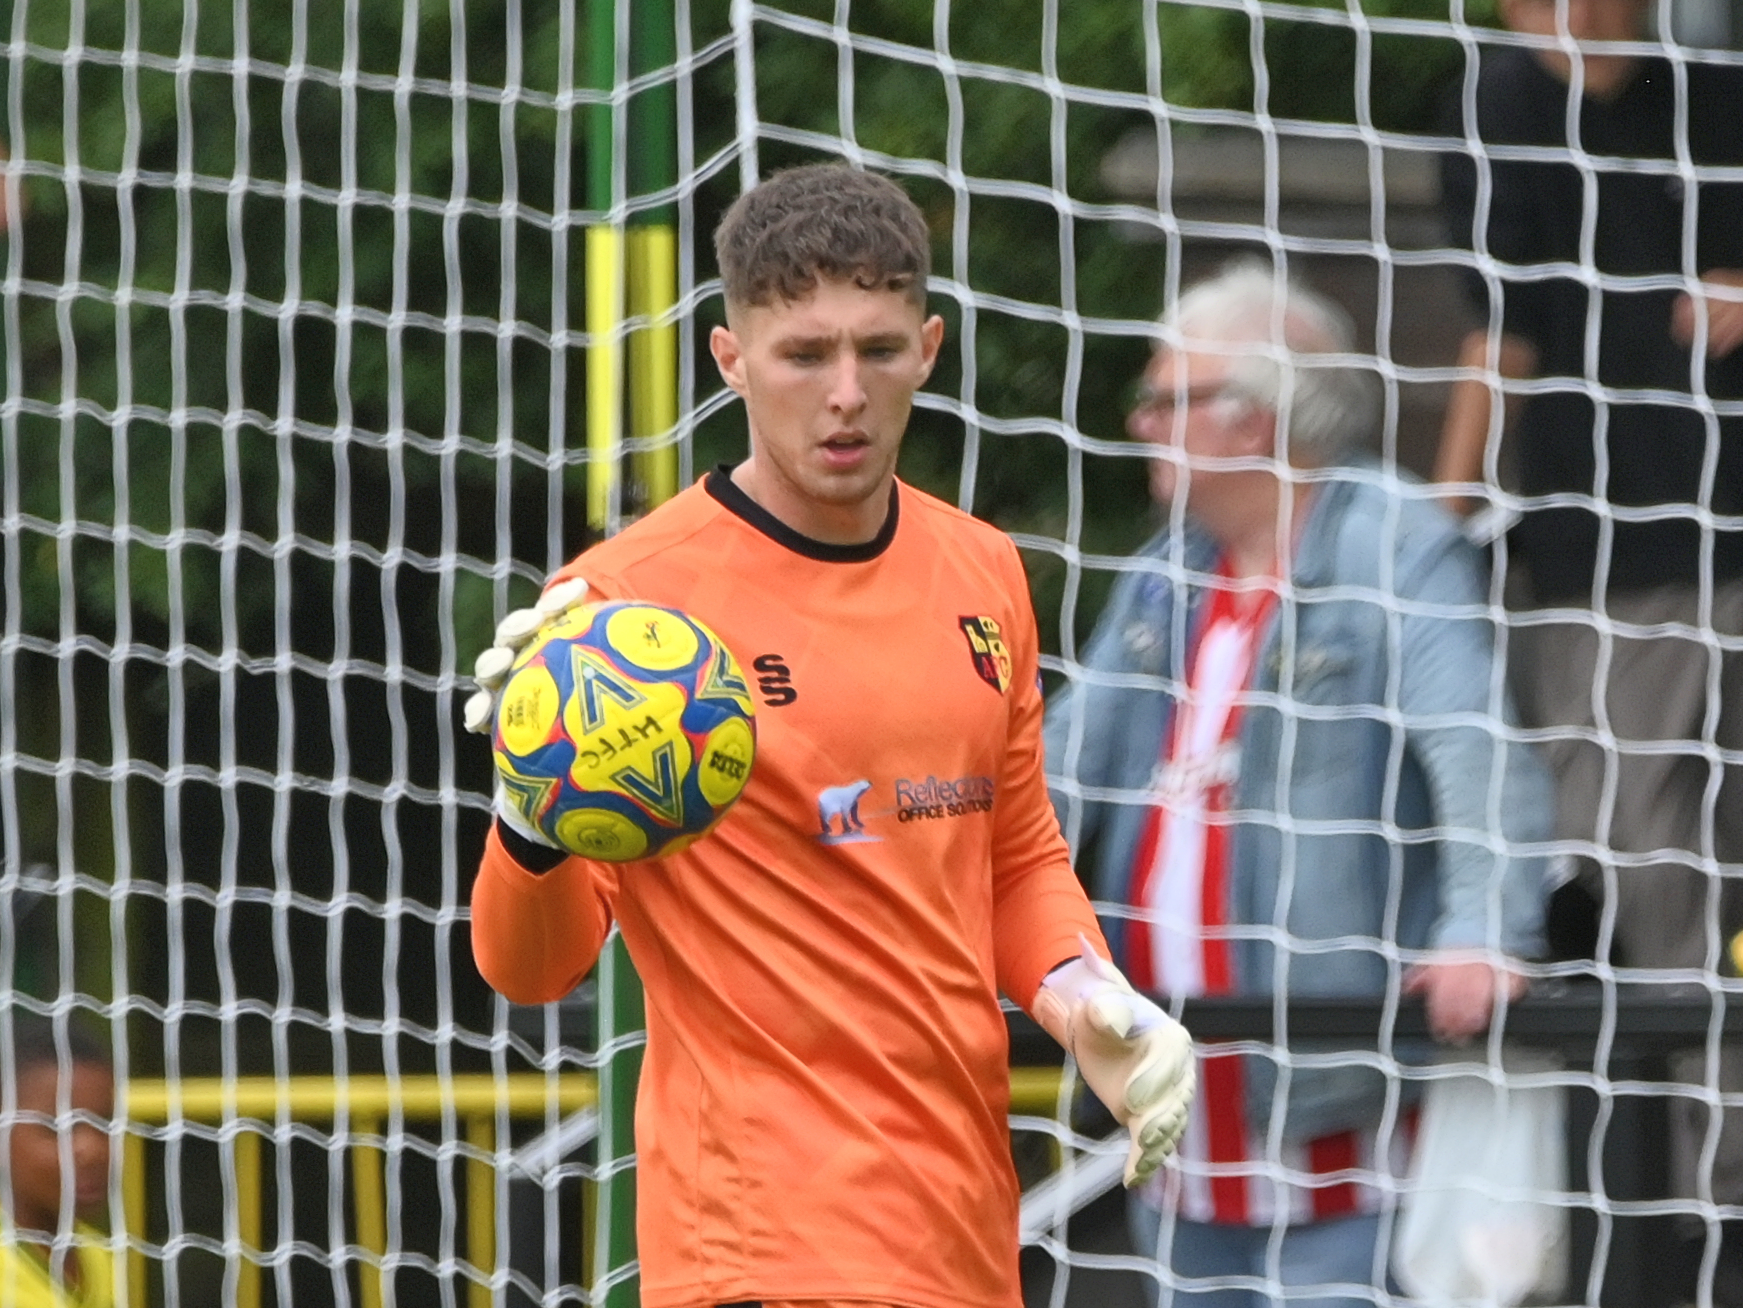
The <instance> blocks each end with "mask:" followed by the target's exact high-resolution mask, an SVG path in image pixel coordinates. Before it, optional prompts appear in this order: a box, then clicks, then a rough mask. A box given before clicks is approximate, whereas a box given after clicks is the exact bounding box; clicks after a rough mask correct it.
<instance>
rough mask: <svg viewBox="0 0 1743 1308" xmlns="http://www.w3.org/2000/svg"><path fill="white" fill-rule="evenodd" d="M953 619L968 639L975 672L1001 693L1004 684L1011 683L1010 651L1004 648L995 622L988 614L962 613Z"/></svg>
mask: <svg viewBox="0 0 1743 1308" xmlns="http://www.w3.org/2000/svg"><path fill="white" fill-rule="evenodd" d="M956 622H957V625H958V626H960V627H961V628H962V634H963V636H964V637H966V638H967V640H968V654H969V657H970V658H971V659H973V660H974V672H975V675H976V676H977V677H979V678H980V679H981V680H982V681H984V682H986V684H987V685H989V686H991V687H992V688H993V689H994V690H996V691H998V692H999V694H1001V695H1002V694H1004V693H1005V687H1007V686H1009V685H1010V684H1011V652H1010V651H1009V650H1008V649H1006V648H1005V638H1004V636H1003V635H1002V634H1001V633H1000V631H999V624H998V622H997V621H996V620H994V619H992V618H988V617H961V618H958V619H957V620H956Z"/></svg>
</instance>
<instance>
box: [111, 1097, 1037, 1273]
mask: <svg viewBox="0 0 1743 1308" xmlns="http://www.w3.org/2000/svg"><path fill="white" fill-rule="evenodd" d="M553 1098H554V1099H555V1101H556V1108H557V1110H558V1111H559V1112H562V1113H572V1112H575V1111H576V1110H577V1109H581V1108H586V1107H588V1106H590V1105H592V1104H595V1103H596V1102H597V1101H598V1088H597V1086H596V1085H595V1082H594V1078H593V1074H592V1073H590V1072H569V1073H565V1074H563V1075H561V1076H558V1077H556V1078H555V1079H554V1082H553V1079H552V1078H548V1077H546V1076H545V1075H544V1074H542V1073H539V1072H517V1073H514V1074H512V1075H509V1076H504V1077H500V1078H499V1077H494V1076H489V1075H483V1074H474V1075H463V1076H450V1077H438V1076H402V1077H398V1078H394V1079H392V1080H390V1079H389V1078H387V1077H385V1076H352V1077H347V1078H346V1079H345V1080H342V1081H340V1080H334V1079H333V1078H331V1077H324V1076H292V1077H286V1078H284V1079H283V1080H278V1079H275V1078H273V1077H246V1078H242V1079H239V1080H235V1081H223V1080H221V1079H219V1078H216V1077H201V1078H197V1079H186V1080H182V1081H178V1082H176V1083H174V1085H173V1086H172V1085H171V1084H170V1083H168V1082H164V1081H133V1082H131V1083H129V1084H128V1086H127V1088H126V1097H125V1102H124V1103H123V1104H121V1105H118V1111H119V1112H120V1114H121V1115H122V1116H123V1117H124V1118H125V1119H126V1120H127V1121H128V1122H130V1123H138V1124H140V1125H148V1126H155V1125H164V1124H167V1123H171V1122H203V1123H207V1124H209V1125H220V1124H223V1123H228V1122H240V1123H242V1124H243V1125H242V1127H241V1129H240V1130H238V1131H237V1132H236V1134H235V1135H234V1136H233V1137H232V1149H233V1157H234V1159H235V1167H236V1195H237V1205H236V1238H237V1240H238V1242H239V1243H240V1244H241V1246H242V1250H241V1257H240V1258H239V1259H238V1265H237V1281H236V1299H235V1303H236V1308H260V1305H261V1276H260V1268H261V1261H262V1258H263V1257H264V1253H265V1251H264V1247H263V1246H262V1244H261V1237H262V1231H261V1218H262V1211H263V1207H264V1205H263V1190H262V1178H261V1172H260V1142H261V1139H262V1137H263V1136H264V1135H267V1134H270V1133H271V1131H272V1129H273V1126H274V1124H275V1123H277V1122H279V1121H281V1120H282V1121H288V1122H332V1121H333V1120H335V1119H336V1118H338V1117H339V1116H340V1115H341V1112H343V1114H344V1116H345V1117H346V1118H347V1119H348V1121H349V1130H350V1132H351V1137H350V1142H349V1148H350V1151H351V1184H352V1203H353V1207H354V1212H353V1219H354V1221H355V1223H356V1230H357V1244H358V1246H359V1247H360V1248H362V1249H363V1250H365V1251H366V1252H367V1253H368V1254H369V1255H370V1257H369V1260H368V1261H366V1262H365V1263H364V1264H363V1266H362V1268H361V1269H360V1271H361V1276H360V1281H361V1286H362V1296H363V1308H382V1293H381V1264H382V1260H383V1259H384V1258H385V1257H386V1256H387V1194H386V1187H385V1185H384V1184H383V1179H382V1165H381V1158H382V1154H381V1149H380V1147H379V1144H378V1142H379V1140H380V1137H381V1126H382V1123H383V1121H384V1120H386V1119H387V1118H389V1117H390V1116H392V1115H394V1114H395V1113H397V1114H398V1115H399V1117H400V1119H401V1120H402V1121H406V1122H430V1121H439V1120H441V1118H442V1117H443V1115H444V1114H446V1113H448V1112H452V1113H453V1114H454V1116H455V1117H456V1118H457V1119H459V1120H461V1121H464V1122H465V1124H466V1128H465V1129H466V1143H467V1144H468V1145H470V1146H471V1147H472V1148H473V1149H474V1150H476V1151H477V1156H473V1157H469V1158H468V1159H467V1160H466V1246H467V1247H466V1260H467V1261H468V1262H469V1263H471V1265H472V1266H473V1268H475V1269H476V1271H477V1273H478V1275H477V1276H476V1277H472V1278H469V1280H470V1285H469V1293H468V1302H469V1305H470V1308H490V1305H491V1303H492V1300H493V1295H492V1293H491V1288H490V1285H489V1278H490V1275H491V1272H492V1269H493V1268H494V1267H495V1265H496V1175H495V1165H494V1163H493V1162H491V1161H489V1160H491V1159H493V1158H494V1157H495V1155H496V1150H497V1137H496V1124H497V1119H498V1117H499V1116H501V1115H506V1116H507V1117H510V1118H521V1119H531V1118H538V1119H542V1118H544V1117H545V1115H546V1113H547V1109H548V1106H549V1105H550V1103H551V1101H552V1099H553ZM1058 1098H1059V1069H1058V1068H1056V1067H1018V1068H1012V1069H1011V1111H1012V1112H1017V1113H1035V1114H1041V1115H1051V1114H1052V1112H1053V1110H1054V1108H1055V1106H1056V1104H1057V1102H1058ZM125 1141H126V1142H125V1144H124V1146H123V1149H124V1155H125V1156H124V1158H123V1160H122V1168H121V1189H122V1202H123V1212H122V1215H123V1218H124V1220H125V1222H126V1224H127V1233H128V1236H129V1237H130V1239H131V1241H132V1242H134V1247H132V1248H131V1249H130V1252H129V1253H128V1256H127V1291H128V1296H127V1302H128V1304H129V1306H130V1308H144V1305H145V1303H146V1297H145V1285H146V1281H145V1254H144V1252H143V1251H142V1250H141V1249H140V1248H139V1247H137V1244H138V1242H139V1241H142V1240H144V1238H145V1234H146V1195H147V1193H148V1185H149V1177H148V1176H147V1173H146V1155H145V1144H146V1137H145V1136H144V1135H142V1134H139V1133H138V1132H134V1131H129V1132H128V1133H127V1135H126V1138H125Z"/></svg>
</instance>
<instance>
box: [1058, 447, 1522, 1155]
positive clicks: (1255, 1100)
mask: <svg viewBox="0 0 1743 1308" xmlns="http://www.w3.org/2000/svg"><path fill="white" fill-rule="evenodd" d="M1333 476H1334V477H1335V478H1336V479H1335V480H1331V481H1327V482H1322V483H1321V484H1320V485H1319V486H1318V488H1317V489H1316V491H1315V493H1314V495H1313V497H1312V499H1311V500H1310V502H1309V507H1308V510H1307V518H1306V521H1305V523H1304V524H1303V525H1302V528H1301V532H1300V535H1299V543H1298V545H1297V548H1296V552H1295V561H1294V566H1293V568H1292V570H1291V576H1290V583H1291V585H1290V586H1289V587H1288V588H1287V589H1286V591H1285V593H1284V595H1283V597H1282V599H1281V602H1279V603H1278V604H1277V606H1276V607H1275V609H1274V610H1273V615H1272V618H1271V621H1270V625H1269V626H1268V627H1267V629H1266V631H1265V634H1264V637H1263V641H1262V644H1261V649H1260V655H1259V661H1258V665H1257V668H1256V669H1255V673H1254V679H1253V686H1252V692H1253V695H1254V697H1255V699H1254V702H1252V703H1250V704H1249V705H1248V706H1247V708H1246V709H1245V711H1244V715H1243V717H1242V720H1241V725H1240V736H1239V748H1240V762H1239V768H1238V772H1237V776H1238V780H1237V781H1236V783H1235V795H1234V799H1233V801H1232V803H1233V810H1234V811H1233V813H1232V814H1231V818H1232V824H1233V825H1232V828H1231V831H1230V844H1229V861H1230V873H1229V875H1230V895H1231V900H1232V908H1233V916H1234V920H1235V923H1236V924H1237V935H1236V939H1235V942H1234V973H1235V986H1236V989H1237V991H1238V992H1240V993H1244V994H1259V995H1276V994H1279V993H1281V994H1283V995H1284V996H1296V997H1307V996H1314V997H1324V996H1338V995H1361V996H1377V995H1382V994H1385V993H1387V991H1388V990H1389V989H1390V990H1392V991H1393V992H1394V993H1396V988H1397V985H1398V982H1399V978H1400V976H1401V973H1402V970H1403V968H1404V967H1405V966H1407V965H1408V963H1409V962H1410V961H1411V959H1410V958H1409V957H1408V956H1406V957H1403V958H1401V957H1400V955H1399V950H1400V949H1403V950H1406V951H1408V950H1422V949H1432V948H1458V947H1461V946H1462V947H1470V946H1486V947H1488V948H1491V949H1500V950H1502V951H1505V952H1506V953H1508V954H1510V955H1513V956H1515V957H1532V956H1534V955H1536V954H1537V953H1539V952H1540V950H1541V945H1542V926H1543V908H1544V902H1545V898H1546V894H1547V890H1546V886H1545V881H1544V871H1545V869H1544V863H1543V859H1542V858H1541V857H1540V856H1538V853H1537V851H1535V850H1533V849H1531V848H1529V846H1531V845H1532V844H1533V843H1534V842H1542V841H1547V840H1548V839H1549V838H1550V834H1551V827H1552V818H1553V809H1552V804H1553V800H1552V798H1551V788H1550V781H1549V777H1548V775H1547V773H1546V772H1545V771H1544V770H1543V768H1542V766H1541V765H1540V763H1539V762H1538V760H1537V758H1536V757H1535V755H1534V754H1533V753H1532V751H1531V750H1530V749H1529V747H1527V746H1526V745H1524V744H1523V743H1521V742H1520V741H1519V739H1518V738H1517V733H1516V731H1515V730H1514V728H1513V725H1512V724H1513V723H1514V721H1515V719H1514V717H1513V713H1512V709H1511V705H1510V704H1509V702H1508V699H1507V694H1506V690H1505V688H1504V685H1503V681H1502V673H1501V667H1500V662H1499V660H1498V659H1497V658H1496V654H1495V640H1494V631H1495V627H1494V622H1495V618H1494V614H1493V612H1492V611H1491V609H1490V607H1489V604H1488V602H1487V598H1486V596H1485V592H1484V584H1483V574H1482V571H1481V569H1480V560H1479V556H1478V555H1477V553H1476V551H1475V550H1474V549H1473V548H1472V547H1471V546H1470V545H1469V544H1468V543H1467V542H1466V541H1465V539H1464V537H1463V536H1462V535H1461V534H1460V533H1459V531H1458V528H1457V526H1456V524H1455V523H1454V521H1453V519H1452V518H1451V517H1450V516H1449V515H1448V514H1446V513H1445V512H1444V511H1442V510H1441V509H1440V508H1438V507H1436V506H1434V505H1431V504H1429V503H1427V502H1425V501H1423V500H1420V499H1415V498H1411V497H1410V495H1409V493H1408V489H1407V488H1406V489H1405V490H1404V493H1400V486H1399V483H1398V481H1397V480H1396V479H1395V478H1392V477H1390V476H1389V475H1388V474H1386V473H1385V472H1384V471H1383V470H1382V469H1381V468H1379V467H1378V466H1377V465H1375V464H1373V463H1371V462H1368V463H1354V464H1352V465H1351V466H1348V467H1343V468H1338V469H1336V470H1333ZM1217 557H1218V549H1217V546H1216V545H1215V543H1214V542H1213V541H1211V540H1210V539H1209V538H1208V537H1207V536H1205V535H1203V534H1202V533H1200V532H1198V531H1196V530H1194V529H1190V528H1189V529H1188V530H1187V531H1185V532H1168V531H1164V532H1163V533H1161V534H1160V535H1158V536H1157V537H1155V538H1154V539H1153V540H1151V541H1150V542H1149V543H1148V544H1146V545H1145V546H1144V548H1143V549H1142V550H1140V551H1139V553H1138V554H1137V555H1135V556H1134V557H1133V558H1131V559H1130V560H1127V561H1126V562H1125V567H1126V569H1127V570H1126V571H1125V573H1124V575H1123V576H1121V577H1120V579H1119V581H1118V582H1117V583H1116V585H1115V587H1114V590H1113V593H1112V595H1111V596H1110V598H1109V600H1108V603H1107V606H1106V609H1105V610H1104V612H1103V613H1102V616H1101V619H1100V621H1099V622H1098V623H1097V624H1096V629H1095V633H1094V635H1093V636H1092V637H1091V639H1090V641H1089V644H1088V645H1087V646H1086V647H1085V649H1084V651H1083V653H1082V656H1081V660H1080V662H1079V663H1077V664H1068V665H1067V669H1066V670H1067V673H1068V676H1069V684H1068V685H1067V686H1066V687H1065V688H1064V689H1063V690H1062V691H1061V693H1059V694H1058V695H1056V696H1055V697H1054V699H1053V701H1052V703H1051V704H1050V705H1049V707H1048V710H1047V727H1046V741H1047V771H1048V779H1049V784H1050V785H1051V786H1052V788H1053V800H1054V804H1055V806H1056V808H1057V809H1058V812H1059V818H1060V822H1061V824H1062V825H1063V826H1064V828H1065V833H1066V836H1067V838H1068V839H1069V840H1070V841H1071V843H1072V847H1073V849H1074V850H1076V851H1086V850H1089V849H1090V848H1091V847H1092V846H1093V853H1094V854H1095V861H1094V872H1093V876H1092V878H1091V890H1092V893H1093V894H1094V896H1095V898H1096V899H1098V900H1100V901H1104V907H1105V906H1118V905H1124V904H1126V903H1127V902H1128V899H1129V893H1128V892H1129V888H1130V887H1129V882H1130V876H1131V865H1132V859H1133V853H1134V850H1135V848H1136V846H1137V842H1138V838H1139V835H1140V833H1141V831H1142V828H1143V823H1144V820H1145V816H1146V814H1147V811H1148V807H1149V803H1150V801H1149V798H1148V797H1147V794H1146V792H1147V790H1148V788H1149V787H1150V785H1151V778H1152V774H1153V773H1154V772H1155V770H1156V766H1157V759H1158V756H1159V753H1160V745H1161V742H1162V740H1163V738H1164V735H1165V733H1166V732H1167V731H1168V729H1169V721H1170V714H1171V711H1172V707H1173V703H1174V699H1173V693H1172V692H1173V691H1174V689H1175V688H1176V686H1177V682H1176V678H1178V677H1179V676H1180V675H1181V673H1180V669H1181V666H1182V663H1183V658H1182V652H1183V651H1184V650H1185V649H1187V648H1189V647H1190V641H1191V636H1192V633H1193V629H1194V626H1195V624H1196V622H1197V621H1198V619H1199V617H1200V616H1201V614H1202V605H1203V600H1204V599H1205V597H1206V595H1207V594H1208V592H1207V591H1206V589H1205V587H1204V583H1205V582H1206V581H1207V580H1208V578H1209V574H1211V573H1212V571H1213V570H1214V569H1215V567H1216V563H1217ZM1104 920H1105V921H1106V923H1107V925H1108V927H1109V928H1110V929H1109V941H1110V944H1111V945H1112V946H1113V949H1114V951H1115V955H1116V958H1118V957H1120V956H1122V955H1123V952H1124V950H1123V945H1124V939H1123V936H1124V929H1125V928H1126V921H1125V919H1124V918H1122V917H1119V916H1113V915H1109V916H1107V917H1105V918H1104ZM1291 1049H1292V1050H1293V1052H1294V1053H1295V1054H1297V1055H1300V1054H1303V1053H1312V1052H1321V1053H1323V1052H1325V1051H1313V1050H1309V1049H1307V1048H1305V1047H1304V1046H1303V1045H1302V1044H1301V1043H1300V1042H1292V1043H1291ZM1389 1052H1390V1053H1391V1054H1393V1055H1394V1056H1397V1057H1399V1058H1404V1059H1409V1060H1415V1059H1419V1058H1420V1057H1422V1056H1423V1054H1424V1053H1425V1051H1423V1050H1420V1049H1417V1050H1411V1049H1407V1048H1404V1047H1394V1048H1392V1049H1391V1050H1390V1051H1389ZM1284 1061H1285V1060H1283V1059H1280V1058H1278V1057H1276V1056H1275V1055H1273V1056H1270V1057H1261V1056H1254V1057H1252V1058H1249V1060H1248V1072H1247V1078H1246V1081H1247V1086H1248V1098H1249V1104H1248V1109H1249V1113H1250V1115H1251V1118H1252V1120H1253V1121H1254V1122H1255V1124H1256V1126H1257V1127H1258V1128H1259V1129H1265V1128H1266V1127H1267V1126H1268V1124H1269V1121H1270V1118H1271V1113H1272V1108H1273V1104H1274V1103H1282V1104H1286V1105H1287V1112H1286V1117H1285V1122H1284V1137H1285V1138H1286V1139H1291V1140H1304V1139H1311V1138H1313V1137H1315V1136H1318V1135H1321V1134H1324V1133H1325V1132H1327V1131H1331V1130H1337V1129H1342V1128H1344V1127H1347V1126H1356V1125H1362V1124H1365V1123H1369V1122H1373V1121H1375V1120H1377V1119H1378V1117H1379V1114H1380V1110H1381V1107H1382V1105H1383V1101H1384V1095H1385V1078H1384V1076H1383V1074H1382V1073H1381V1072H1380V1071H1379V1070H1378V1068H1377V1067H1376V1066H1375V1059H1374V1055H1373V1053H1372V1052H1370V1053H1369V1054H1368V1055H1366V1066H1363V1065H1356V1064H1355V1063H1354V1062H1350V1063H1345V1064H1344V1065H1342V1066H1330V1067H1325V1066H1319V1065H1317V1060H1311V1059H1310V1060H1309V1065H1307V1066H1303V1065H1299V1064H1297V1065H1296V1066H1295V1067H1294V1068H1293V1070H1292V1072H1291V1073H1290V1075H1289V1076H1288V1078H1287V1081H1286V1083H1285V1085H1284V1089H1283V1093H1282V1094H1281V1095H1280V1096H1279V1095H1278V1094H1277V1083H1278V1068H1279V1066H1280V1064H1281V1063H1283V1062H1284ZM1334 1061H1337V1060H1334ZM1407 1097H1408V1094H1407Z"/></svg>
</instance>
